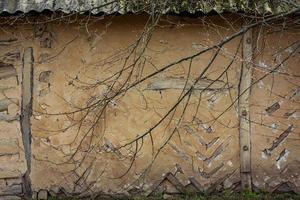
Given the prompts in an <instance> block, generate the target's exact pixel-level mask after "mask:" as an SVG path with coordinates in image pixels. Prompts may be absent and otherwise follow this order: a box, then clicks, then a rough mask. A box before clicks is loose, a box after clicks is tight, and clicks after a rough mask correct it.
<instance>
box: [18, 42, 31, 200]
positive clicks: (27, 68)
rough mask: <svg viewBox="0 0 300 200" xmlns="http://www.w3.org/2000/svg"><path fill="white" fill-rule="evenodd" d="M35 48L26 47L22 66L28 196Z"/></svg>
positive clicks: (28, 187) (27, 193) (27, 192)
mask: <svg viewBox="0 0 300 200" xmlns="http://www.w3.org/2000/svg"><path fill="white" fill-rule="evenodd" d="M33 63H34V59H33V49H32V48H26V49H25V51H24V55H23V68H22V94H21V99H22V104H21V119H20V124H21V132H22V139H23V145H24V153H25V159H26V164H27V171H26V173H25V174H24V176H23V190H24V192H25V196H26V198H31V193H32V192H31V181H30V176H29V175H30V172H31V121H30V118H31V116H32V91H33Z"/></svg>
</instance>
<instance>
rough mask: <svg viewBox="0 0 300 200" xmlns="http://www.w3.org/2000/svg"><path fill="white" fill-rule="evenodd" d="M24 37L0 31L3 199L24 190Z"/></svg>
mask: <svg viewBox="0 0 300 200" xmlns="http://www.w3.org/2000/svg"><path fill="white" fill-rule="evenodd" d="M22 50H23V46H22V39H21V38H18V37H17V36H16V35H13V34H9V33H7V34H6V33H4V32H3V31H1V37H0V93H1V94H0V199H1V198H4V197H3V196H16V195H21V194H22V193H23V189H22V188H23V180H22V179H23V178H22V177H23V175H24V174H25V172H26V171H27V166H26V159H25V156H24V148H23V142H22V133H21V128H20V114H21V109H20V103H21V82H22V61H21V54H22Z"/></svg>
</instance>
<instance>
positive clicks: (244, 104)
mask: <svg viewBox="0 0 300 200" xmlns="http://www.w3.org/2000/svg"><path fill="white" fill-rule="evenodd" d="M252 39H253V38H252V30H249V31H247V32H246V33H245V34H244V37H243V65H242V68H241V75H240V84H239V95H240V94H242V95H241V96H240V98H239V105H238V106H239V109H238V112H239V118H240V127H239V138H240V173H241V184H242V189H243V190H252V181H251V124H250V106H249V105H250V103H249V101H250V92H251V91H250V90H249V88H250V87H251V82H252V60H253V58H252V57H253V47H252Z"/></svg>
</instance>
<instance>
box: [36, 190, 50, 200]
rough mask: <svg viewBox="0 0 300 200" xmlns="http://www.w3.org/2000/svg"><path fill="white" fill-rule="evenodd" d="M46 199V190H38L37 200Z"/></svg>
mask: <svg viewBox="0 0 300 200" xmlns="http://www.w3.org/2000/svg"><path fill="white" fill-rule="evenodd" d="M47 199H48V191H47V190H40V191H39V193H38V200H47Z"/></svg>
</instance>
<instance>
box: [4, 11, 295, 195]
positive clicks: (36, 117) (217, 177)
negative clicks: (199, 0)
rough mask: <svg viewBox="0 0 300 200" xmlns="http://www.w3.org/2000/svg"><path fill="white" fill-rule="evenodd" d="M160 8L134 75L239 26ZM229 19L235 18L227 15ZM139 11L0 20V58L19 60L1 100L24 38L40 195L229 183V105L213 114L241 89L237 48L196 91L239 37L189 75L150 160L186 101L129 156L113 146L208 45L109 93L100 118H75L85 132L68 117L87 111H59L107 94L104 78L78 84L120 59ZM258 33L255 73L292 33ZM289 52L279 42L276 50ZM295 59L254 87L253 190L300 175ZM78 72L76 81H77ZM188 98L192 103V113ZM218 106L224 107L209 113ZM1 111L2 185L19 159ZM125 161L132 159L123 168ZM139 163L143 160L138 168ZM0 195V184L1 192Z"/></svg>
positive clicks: (34, 173) (133, 132)
mask: <svg viewBox="0 0 300 200" xmlns="http://www.w3.org/2000/svg"><path fill="white" fill-rule="evenodd" d="M166 19H168V20H169V21H170V22H171V23H168V22H163V23H162V24H161V26H160V27H158V28H157V29H156V30H155V32H154V34H153V36H152V38H151V41H150V43H149V46H148V47H147V49H146V51H145V53H144V55H143V56H144V57H143V59H142V60H144V63H145V66H144V68H143V73H142V74H143V75H147V74H150V73H152V72H154V70H155V68H161V67H162V66H165V65H167V64H169V63H172V62H174V61H175V60H178V59H179V58H182V57H184V56H188V55H190V54H193V53H196V52H198V51H199V50H201V49H204V48H205V47H207V46H210V45H212V44H214V43H215V42H217V41H220V40H221V39H222V38H224V36H226V35H228V34H230V33H233V32H234V29H238V28H239V27H240V25H241V22H240V21H239V20H237V21H236V22H235V23H233V27H230V26H229V25H227V23H226V21H224V19H221V18H218V17H210V18H208V19H207V20H205V21H203V20H199V19H196V18H187V17H168V18H166ZM228 19H230V20H231V21H232V22H233V21H234V19H235V18H234V17H233V18H230V17H229V18H228ZM146 20H147V17H146V16H141V15H132V16H130V15H129V16H116V17H113V18H112V19H110V18H109V19H104V20H99V21H97V22H93V23H91V24H90V25H88V26H86V24H85V23H82V24H79V22H76V23H71V24H66V23H59V22H52V23H51V22H50V23H47V24H45V25H20V26H15V27H6V29H5V30H1V31H0V41H6V42H5V43H0V55H1V57H0V60H1V61H3V63H6V64H9V63H11V64H12V65H13V67H14V69H15V70H16V72H15V74H14V73H12V74H13V75H10V76H9V77H5V78H3V79H2V78H1V80H0V86H1V87H0V90H1V92H2V94H1V99H3V101H4V100H5V99H7V98H10V99H13V100H14V102H20V95H21V93H20V90H21V86H20V85H21V83H22V80H20V79H21V77H22V73H24V72H22V71H21V66H22V61H21V57H22V55H23V52H24V49H25V48H27V47H32V48H33V57H34V72H33V107H32V109H33V112H32V113H33V115H32V117H31V124H32V125H31V134H32V144H31V151H32V156H31V161H30V165H31V171H30V180H31V187H32V190H33V191H34V192H38V191H40V195H42V194H43V193H44V195H46V194H47V192H45V190H47V191H48V192H49V193H48V195H50V194H52V195H54V194H64V195H67V194H77V193H81V194H90V193H94V194H95V193H97V192H99V191H102V192H104V193H108V194H110V193H112V194H117V193H122V194H125V195H130V194H131V195H133V194H136V193H142V194H147V195H148V194H150V193H151V192H154V193H155V192H163V191H164V192H167V193H180V192H186V191H188V190H192V191H213V190H222V189H238V187H239V181H240V170H239V167H240V164H239V163H240V158H239V117H238V114H237V104H234V106H232V107H231V108H230V109H229V110H228V111H227V112H225V113H224V114H222V113H223V111H224V109H225V108H227V107H228V106H230V105H231V104H232V101H233V99H235V98H237V95H238V84H239V80H240V69H241V65H242V60H241V58H242V52H241V49H240V50H238V52H237V57H236V59H235V62H233V64H232V66H231V67H230V69H229V70H228V72H227V73H226V75H224V76H222V78H221V79H220V81H217V82H216V83H214V84H213V85H212V87H211V88H210V90H205V91H203V88H205V87H206V86H207V85H208V84H210V83H211V81H212V80H214V79H216V78H217V77H218V75H219V74H220V73H221V72H222V71H223V70H224V69H225V68H226V67H227V66H228V64H229V63H230V61H231V58H232V57H233V56H234V54H235V52H236V49H237V47H238V45H239V44H240V41H241V37H237V38H236V39H234V40H232V41H231V42H230V43H228V44H226V45H225V46H224V47H223V49H222V51H221V52H220V54H219V55H218V57H217V59H216V60H215V62H214V63H213V65H212V68H211V69H210V70H208V72H207V73H206V74H205V77H204V78H202V79H201V81H200V82H199V83H198V84H197V85H196V87H195V88H196V89H195V91H194V92H193V93H192V95H191V98H190V103H189V106H188V107H187V109H186V112H185V117H184V120H183V121H182V123H181V124H180V126H178V127H177V129H176V133H175V134H173V136H172V137H171V139H170V141H169V142H168V143H167V144H166V145H165V146H164V148H162V150H161V151H160V153H159V154H158V156H157V157H156V159H155V160H154V162H153V163H152V160H153V155H155V152H157V151H158V149H159V148H160V147H161V146H162V145H163V144H164V143H165V141H166V140H167V139H168V138H169V137H170V135H171V133H172V130H173V129H172V128H174V126H175V125H176V123H177V122H178V121H179V120H180V116H181V115H180V112H182V111H183V110H184V104H182V105H180V106H179V107H178V109H177V111H176V113H175V114H174V116H173V118H172V120H171V121H170V118H168V120H166V121H165V122H163V123H162V125H160V126H158V128H157V129H155V130H154V131H153V132H152V137H153V141H154V147H153V145H152V142H151V138H150V137H146V138H145V139H144V140H143V146H142V148H141V151H139V152H138V154H137V157H136V160H135V162H133V163H132V162H131V158H132V154H133V152H130V149H129V148H123V149H120V150H118V149H117V148H118V147H119V146H121V145H123V144H125V143H126V142H128V141H130V140H132V139H134V138H135V137H137V135H141V134H143V133H144V132H145V131H146V130H148V129H149V128H150V127H151V126H153V125H154V124H155V123H157V121H159V120H160V119H161V117H162V116H163V115H164V114H165V113H166V112H167V111H168V109H170V108H171V106H172V105H174V103H176V101H177V99H178V97H179V95H180V94H181V92H182V89H183V88H184V85H185V81H184V80H185V77H187V76H188V74H190V77H191V79H192V78H196V77H197V75H198V74H199V73H200V72H201V71H202V70H203V69H204V68H205V66H206V65H207V64H208V63H209V61H210V60H211V58H212V57H213V53H214V52H215V51H209V52H207V53H204V54H203V55H201V56H199V57H196V58H195V59H193V64H192V67H191V70H190V73H189V72H188V68H189V62H188V61H185V62H182V63H180V64H178V65H176V67H173V68H172V69H171V70H167V71H165V72H164V73H161V74H159V75H157V76H155V77H154V78H151V79H149V80H147V81H145V82H144V83H142V84H139V85H138V86H137V87H135V88H132V89H130V90H129V91H128V92H126V94H125V95H123V96H121V97H119V98H117V99H115V100H114V101H113V102H111V103H110V104H109V105H108V107H107V109H106V110H105V115H104V116H105V117H103V118H101V119H100V120H99V121H98V122H97V125H96V126H95V131H94V134H93V135H86V136H85V134H84V133H85V132H84V130H86V129H88V127H89V125H88V124H89V122H90V123H92V122H91V121H89V120H92V118H89V119H86V120H87V121H86V123H84V126H83V127H82V129H81V130H83V131H81V132H77V130H78V125H75V126H73V123H74V120H76V119H79V118H80V116H82V115H83V114H84V113H76V114H74V115H73V114H68V115H66V114H62V113H66V112H71V111H72V110H74V109H75V108H76V107H77V108H78V107H82V106H84V105H86V102H88V101H91V99H93V98H96V97H97V96H99V95H104V94H105V90H107V88H105V87H104V86H101V87H98V88H93V89H87V88H85V89H82V88H78V86H82V85H85V86H87V84H85V83H93V82H95V80H101V79H104V78H105V77H107V76H110V75H111V74H114V73H115V72H116V71H118V70H120V69H121V68H122V64H123V63H124V57H125V56H124V55H126V53H127V52H128V51H127V50H126V48H127V47H128V46H129V45H131V44H133V43H134V42H135V41H136V39H137V38H138V36H139V35H140V33H141V31H142V29H143V27H144V24H145V22H146ZM265 33H267V30H266V31H265V32H263V34H264V38H265V39H266V41H264V42H266V43H267V44H268V45H266V44H265V43H263V42H261V41H258V46H259V47H260V48H261V52H262V55H260V56H257V57H256V58H255V60H254V61H255V63H256V64H257V66H259V67H254V69H253V79H256V78H259V77H260V76H261V75H262V73H263V72H264V71H263V70H268V66H270V67H272V66H273V64H274V63H275V61H274V55H273V54H274V52H275V51H277V50H278V48H283V47H285V44H287V43H292V42H293V41H296V39H297V37H299V35H297V34H295V33H290V32H281V33H273V34H265ZM278 38H285V39H284V40H278ZM11 39H13V40H11ZM287 40H288V41H289V42H287ZM274 41H276V43H275V42H274ZM263 44H264V45H263ZM263 47H264V48H263ZM288 51H289V49H286V50H284V51H283V52H281V53H280V56H284V55H285V53H288ZM12 53H15V54H12ZM278 59H281V58H278ZM129 62H130V61H129ZM297 63H299V55H297V56H295V57H293V58H292V59H291V61H289V62H288V63H287V64H286V66H284V69H283V70H284V71H283V72H282V73H276V74H275V75H271V76H269V77H268V78H266V79H264V80H262V81H261V82H259V83H258V84H257V85H255V86H254V87H253V88H252V90H251V100H250V102H251V103H250V104H251V119H252V120H253V123H251V138H252V148H251V149H252V157H251V159H252V163H251V166H252V174H253V175H252V180H253V184H254V186H256V187H258V188H261V189H266V190H274V188H276V187H278V186H279V185H280V184H281V183H283V182H288V183H287V184H288V185H289V187H294V189H295V188H296V189H299V186H300V179H299V162H300V160H299V157H298V156H297V155H298V154H299V151H300V149H299V145H298V141H299V137H300V135H299V117H298V114H299V113H298V111H299V84H300V83H299V75H300V71H299V67H298V66H297ZM142 64H143V62H141V63H140V65H142ZM261 67H265V68H264V69H262V68H261ZM0 70H2V65H1V68H0ZM0 72H2V71H0ZM289 74H293V76H290V75H289ZM16 77H17V78H16ZM78 80H80V81H82V82H81V84H79V83H78ZM84 82H85V83H84ZM226 83H228V84H226ZM200 98H201V102H200V104H199V105H198V102H199V99H200ZM5 101H7V100H5ZM0 102H1V103H2V100H0ZM276 102H278V104H279V105H280V106H279V108H277V107H278V106H276V105H275V107H276V109H275V111H274V110H271V111H270V110H268V109H267V108H268V107H270V106H272V105H273V104H274V103H276ZM1 103H0V105H2V104H1ZM197 107H199V111H198V112H197V114H196V115H195V111H196V110H197ZM266 109H267V110H266ZM18 114H20V106H18V104H13V103H12V104H9V106H8V111H6V110H5V109H4V110H3V112H2V110H1V116H2V115H3V116H4V115H5V117H6V118H8V117H9V118H13V117H14V116H17V115H18ZM220 114H222V115H221V117H219V118H218V119H217V120H214V119H215V117H217V116H219V115H220ZM0 120H1V122H0V127H1V131H0V144H1V146H0V162H1V166H0V168H1V171H0V184H2V188H7V185H9V183H8V182H9V181H10V180H11V179H13V180H14V181H16V180H21V179H20V177H22V175H23V174H24V173H25V172H26V170H27V169H28V167H26V159H25V158H24V153H23V152H24V151H23V144H22V139H21V137H22V136H21V135H22V133H21V132H20V125H19V121H18V117H16V118H14V119H12V120H2V118H0ZM252 120H251V122H252ZM169 121H170V124H169ZM289 125H293V127H292V129H291V130H290V131H289V133H288V134H284V136H281V137H284V138H283V139H282V140H281V139H279V142H277V143H278V145H277V146H276V147H275V148H271V147H272V144H274V141H276V140H278V139H277V138H280V134H282V133H283V132H284V130H286V129H288V127H289ZM275 143H276V142H275ZM2 144H3V145H2ZM139 144H141V141H140V143H139ZM134 145H135V144H133V146H132V148H133V149H134ZM78 146H79V147H78ZM265 149H267V150H265ZM73 155H74V156H73ZM151 163H152V164H151ZM150 164H151V165H150ZM149 166H150V167H149ZM127 169H130V170H129V171H128V173H126V175H124V176H123V174H124V173H125V172H126V171H127ZM145 169H149V170H147V171H146V173H143V172H145ZM278 174H280V176H278ZM162 180H165V181H162ZM161 182H163V183H161ZM18 184H19V183H18ZM20 184H21V181H20ZM156 186H158V187H156ZM0 191H1V190H0ZM21 191H22V188H21ZM22 192H24V189H23V191H22ZM22 192H16V193H18V194H19V193H22ZM45 193H46V194H45ZM3 194H4V193H3V192H2V193H1V192H0V195H3ZM34 194H36V193H34Z"/></svg>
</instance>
